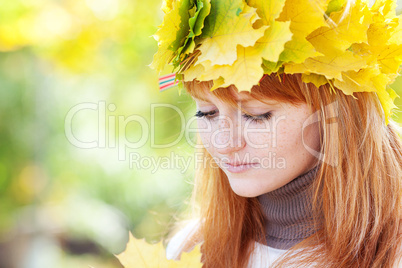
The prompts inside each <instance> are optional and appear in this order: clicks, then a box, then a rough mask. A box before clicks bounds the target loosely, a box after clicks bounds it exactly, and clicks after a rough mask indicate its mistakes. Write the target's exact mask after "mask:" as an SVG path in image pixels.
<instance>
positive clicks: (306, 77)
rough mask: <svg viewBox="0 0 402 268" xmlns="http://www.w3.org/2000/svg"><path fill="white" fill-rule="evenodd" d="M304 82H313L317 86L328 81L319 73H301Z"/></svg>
mask: <svg viewBox="0 0 402 268" xmlns="http://www.w3.org/2000/svg"><path fill="white" fill-rule="evenodd" d="M302 80H303V82H304V83H313V84H314V85H315V86H316V87H317V88H319V87H320V86H322V85H325V84H326V83H328V80H327V78H325V76H323V75H319V74H302Z"/></svg>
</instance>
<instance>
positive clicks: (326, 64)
mask: <svg viewBox="0 0 402 268" xmlns="http://www.w3.org/2000/svg"><path fill="white" fill-rule="evenodd" d="M366 66H367V63H366V59H365V58H363V57H361V56H358V55H355V54H353V53H352V52H350V51H345V52H344V53H341V54H338V55H335V56H333V57H331V56H319V57H315V58H308V59H307V60H306V61H304V62H303V63H301V64H286V65H285V72H286V73H291V74H294V73H316V74H321V75H324V76H325V77H326V78H327V79H333V78H336V79H338V80H341V81H342V72H346V71H350V70H351V71H358V70H360V69H362V68H365V67H366Z"/></svg>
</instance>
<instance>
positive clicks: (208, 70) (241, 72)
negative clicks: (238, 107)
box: [184, 21, 292, 91]
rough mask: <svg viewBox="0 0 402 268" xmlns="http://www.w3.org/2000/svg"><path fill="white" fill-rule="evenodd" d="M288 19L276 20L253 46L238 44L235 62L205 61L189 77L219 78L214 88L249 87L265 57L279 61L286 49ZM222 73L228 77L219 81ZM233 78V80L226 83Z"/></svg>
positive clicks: (240, 89) (242, 88) (255, 78)
mask: <svg viewBox="0 0 402 268" xmlns="http://www.w3.org/2000/svg"><path fill="white" fill-rule="evenodd" d="M291 36H292V33H291V32H290V30H289V22H278V21H273V22H272V25H270V26H269V28H268V29H267V30H266V31H265V34H264V36H263V37H262V38H260V39H259V40H258V41H257V42H256V44H255V45H254V46H253V47H242V46H238V48H237V55H236V56H237V57H236V60H235V62H234V63H233V64H232V65H212V64H211V62H210V61H205V62H202V63H199V64H197V65H195V66H194V67H191V68H190V69H188V70H187V71H186V72H185V75H184V76H185V79H186V80H187V81H189V80H191V79H193V78H197V80H200V81H208V80H214V81H215V80H217V81H216V83H215V84H214V87H213V88H212V89H215V88H217V87H218V85H219V87H228V86H230V85H231V84H233V85H235V86H236V87H237V88H238V89H239V91H250V90H251V88H252V87H253V86H254V85H256V84H258V82H259V80H260V79H261V77H262V75H263V74H264V70H263V68H262V66H261V65H262V62H263V59H265V60H268V61H274V62H275V61H277V60H278V57H279V55H280V53H281V52H282V51H283V48H284V44H285V43H286V42H287V41H289V40H290V39H291ZM220 77H225V79H221V80H219V82H218V79H219V78H220ZM225 81H230V82H231V83H226V82H225Z"/></svg>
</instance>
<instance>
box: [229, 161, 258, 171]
mask: <svg viewBox="0 0 402 268" xmlns="http://www.w3.org/2000/svg"><path fill="white" fill-rule="evenodd" d="M222 166H223V167H224V168H225V169H226V170H227V171H229V172H231V173H241V172H245V171H247V170H250V169H251V168H256V167H258V166H259V163H239V162H226V163H222Z"/></svg>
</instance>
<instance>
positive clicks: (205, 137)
mask: <svg viewBox="0 0 402 268" xmlns="http://www.w3.org/2000/svg"><path fill="white" fill-rule="evenodd" d="M197 128H198V133H199V135H200V138H201V142H202V144H203V145H204V147H205V148H207V149H208V148H209V147H210V137H211V133H212V126H211V123H210V122H209V121H207V120H206V119H198V120H197Z"/></svg>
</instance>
